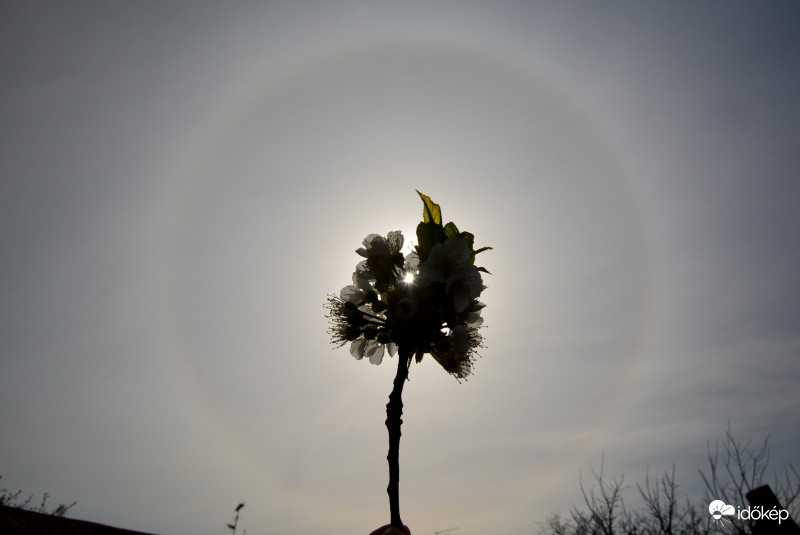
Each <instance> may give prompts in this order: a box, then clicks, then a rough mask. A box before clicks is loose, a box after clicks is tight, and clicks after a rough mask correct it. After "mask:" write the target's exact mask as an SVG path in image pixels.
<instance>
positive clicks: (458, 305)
mask: <svg viewBox="0 0 800 535" xmlns="http://www.w3.org/2000/svg"><path fill="white" fill-rule="evenodd" d="M469 301H470V297H469V295H468V294H467V293H466V292H464V291H463V290H462V291H460V292H456V293H455V294H453V308H455V309H456V312H459V313H460V312H464V309H465V308H467V305H469Z"/></svg>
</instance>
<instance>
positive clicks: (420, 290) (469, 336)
mask: <svg viewBox="0 0 800 535" xmlns="http://www.w3.org/2000/svg"><path fill="white" fill-rule="evenodd" d="M417 193H419V192H417ZM419 196H420V198H421V199H422V201H423V205H424V208H423V220H422V222H421V223H420V224H419V225H418V226H417V242H418V243H417V244H416V246H415V248H414V251H413V252H410V253H409V254H407V255H404V254H403V253H402V247H403V243H404V238H403V235H402V233H401V232H400V231H393V232H389V233H388V234H387V235H386V236H385V237H384V236H381V235H379V234H369V235H368V236H367V237H366V238H364V240H363V242H362V245H363V247H359V248H358V249H356V253H357V254H358V255H360V256H361V257H363V258H364V260H362V261H361V262H359V263H358V264H357V265H356V269H355V271H354V272H353V276H352V282H353V283H352V284H350V285H347V286H345V287H344V288H342V290H341V292H339V296H338V297H337V296H329V297H328V300H327V302H326V304H325V308H326V309H327V310H328V314H327V315H328V318H329V320H330V325H331V326H330V328H329V329H328V333H329V335H330V337H331V343H332V344H334V345H335V346H336V347H341V346H343V345H345V344H346V343H348V342H349V343H350V354H351V355H353V357H354V358H356V359H357V360H362V359H363V358H364V357H366V358H367V359H369V361H370V362H371V363H372V364H380V363H381V361H382V360H383V357H384V354H385V352H386V351H388V352H389V354H390V355H391V356H394V354H395V353H396V352H397V348H398V347H401V348H402V347H405V348H406V354H408V355H414V356H415V357H416V360H417V362H419V361H420V360H422V357H423V356H424V354H425V353H430V354H431V355H432V356H433V357H434V359H435V360H436V361H437V362H438V363H439V364H441V365H442V367H443V368H444V369H445V370H446V371H447V372H448V373H450V374H452V375H453V376H455V377H456V378H457V379H465V378H466V377H468V376H469V375H470V374H471V373H472V365H473V363H474V361H475V355H477V352H476V349H477V348H479V347H483V345H482V341H483V337H482V336H481V335H480V333H479V329H480V328H481V325H482V323H483V318H482V317H481V310H482V309H483V308H484V307H485V305H484V304H483V303H481V302H480V301H478V298H479V297H480V295H481V292H482V291H483V290H484V289H485V288H486V286H484V284H483V279H482V277H481V272H483V273H488V271H487V270H486V269H484V268H479V267H476V266H475V255H476V254H478V253H480V252H482V251H485V250H487V249H491V247H483V248H481V249H478V250H475V249H474V247H473V239H474V237H473V235H472V234H470V233H469V232H461V231H459V230H458V228H457V227H456V225H455V224H454V223H452V222H451V223H448V224H447V225H443V224H442V218H441V208H440V207H439V205H438V204H435V203H434V202H433V201H431V199H430V198H429V197H428V196H426V195H423V194H422V193H419Z"/></svg>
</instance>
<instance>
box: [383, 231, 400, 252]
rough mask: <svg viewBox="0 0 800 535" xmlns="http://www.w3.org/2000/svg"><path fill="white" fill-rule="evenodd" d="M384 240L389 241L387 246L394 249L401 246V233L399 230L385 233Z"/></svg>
mask: <svg viewBox="0 0 800 535" xmlns="http://www.w3.org/2000/svg"><path fill="white" fill-rule="evenodd" d="M386 240H387V241H388V242H389V247H391V248H392V249H393V250H395V251H399V250H400V249H402V248H403V233H402V232H400V231H399V230H393V231H392V232H390V233H389V234H387V235H386Z"/></svg>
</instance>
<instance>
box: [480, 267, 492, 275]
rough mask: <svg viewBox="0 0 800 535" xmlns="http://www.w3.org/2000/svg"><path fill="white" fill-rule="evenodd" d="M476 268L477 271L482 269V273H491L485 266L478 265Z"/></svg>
mask: <svg viewBox="0 0 800 535" xmlns="http://www.w3.org/2000/svg"><path fill="white" fill-rule="evenodd" d="M477 269H478V271H483V272H484V273H488V274H489V275H491V273H490V272H489V270H488V269H486V268H485V267H479V268H477Z"/></svg>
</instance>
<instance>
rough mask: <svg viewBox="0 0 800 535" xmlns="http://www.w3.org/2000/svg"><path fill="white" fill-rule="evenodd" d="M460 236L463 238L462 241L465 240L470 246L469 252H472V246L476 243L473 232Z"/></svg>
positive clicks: (463, 233)
mask: <svg viewBox="0 0 800 535" xmlns="http://www.w3.org/2000/svg"><path fill="white" fill-rule="evenodd" d="M459 236H460V237H461V239H463V240H464V241H466V242H467V245H468V246H469V250H470V251H472V245H473V244H474V243H475V235H474V234H472V233H471V232H466V231H465V232H462V233H461V234H459ZM473 258H474V257H473Z"/></svg>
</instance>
